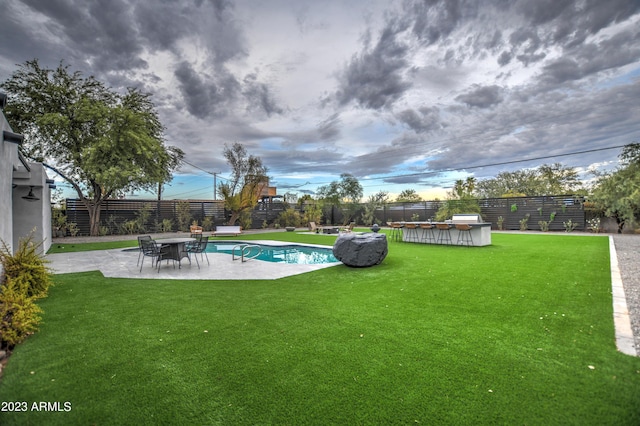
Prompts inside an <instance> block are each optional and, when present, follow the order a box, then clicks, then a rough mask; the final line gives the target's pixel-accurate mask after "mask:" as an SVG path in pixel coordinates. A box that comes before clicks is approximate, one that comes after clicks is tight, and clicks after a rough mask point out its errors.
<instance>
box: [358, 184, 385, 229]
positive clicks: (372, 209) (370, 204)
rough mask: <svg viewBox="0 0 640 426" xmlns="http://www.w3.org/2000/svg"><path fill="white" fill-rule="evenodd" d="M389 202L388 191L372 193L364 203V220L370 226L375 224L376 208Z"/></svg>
mask: <svg viewBox="0 0 640 426" xmlns="http://www.w3.org/2000/svg"><path fill="white" fill-rule="evenodd" d="M388 202H389V193H388V192H386V191H380V192H378V193H377V194H374V195H370V196H369V199H368V200H367V202H366V203H365V205H364V212H363V213H362V222H363V223H364V224H365V225H367V226H369V225H373V223H374V222H375V220H376V216H375V213H376V210H377V209H378V208H380V207H382V206H383V205H384V204H385V203H388Z"/></svg>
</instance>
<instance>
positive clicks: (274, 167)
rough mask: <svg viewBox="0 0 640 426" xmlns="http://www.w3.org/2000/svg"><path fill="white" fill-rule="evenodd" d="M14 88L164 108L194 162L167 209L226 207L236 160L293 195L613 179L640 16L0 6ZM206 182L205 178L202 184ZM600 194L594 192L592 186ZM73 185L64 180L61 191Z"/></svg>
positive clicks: (65, 3)
mask: <svg viewBox="0 0 640 426" xmlns="http://www.w3.org/2000/svg"><path fill="white" fill-rule="evenodd" d="M0 10H1V11H2V13H1V15H0V81H4V80H5V79H6V78H8V76H10V75H11V74H12V73H13V72H14V71H15V70H16V64H21V63H24V62H25V61H26V60H30V59H34V58H37V59H38V60H39V61H40V63H41V65H43V66H47V67H50V68H54V67H56V66H57V65H58V64H59V62H60V61H61V60H64V62H65V63H66V64H69V65H70V66H71V69H72V70H74V71H75V70H78V71H81V72H82V73H83V74H84V75H85V76H88V75H94V76H96V77H97V78H98V79H100V80H102V81H103V82H105V83H107V84H108V85H109V86H111V87H112V88H114V89H116V90H122V89H123V88H125V87H127V86H130V87H131V86H133V87H138V88H140V89H142V90H143V91H145V92H149V93H151V94H152V95H153V98H152V99H153V102H154V103H155V105H156V106H157V110H158V112H159V114H160V117H161V119H162V121H163V123H164V125H165V126H166V140H167V143H168V144H169V145H175V146H178V147H180V148H182V149H183V150H184V151H185V153H186V160H187V161H188V162H189V163H190V164H186V165H184V166H183V167H182V168H181V170H180V171H179V172H178V173H177V175H176V177H175V179H174V181H173V182H172V184H171V185H170V186H169V187H168V188H167V189H166V193H165V195H166V198H205V199H206V198H211V197H212V196H213V194H212V192H213V190H212V187H213V176H212V175H210V174H208V173H206V171H208V172H220V173H221V174H220V175H219V178H224V177H225V176H228V174H229V167H228V166H227V165H226V162H225V160H224V158H223V156H222V150H223V148H224V145H225V143H226V144H231V143H233V142H240V143H242V144H243V145H245V147H246V148H247V150H248V152H249V153H250V154H252V155H256V156H259V157H260V158H261V159H262V161H263V163H264V164H265V165H266V166H267V167H268V168H269V175H270V176H271V179H272V180H271V184H272V185H275V186H277V187H278V192H279V193H281V194H282V193H284V192H287V191H290V192H297V193H298V194H302V193H306V192H313V191H315V190H316V189H317V188H318V187H319V186H320V185H324V184H327V183H329V182H331V181H334V180H339V177H340V174H341V173H345V172H346V173H351V174H353V175H354V176H355V177H356V178H358V179H359V181H360V183H361V184H362V185H363V187H364V190H365V196H367V195H369V194H373V193H376V192H378V191H387V192H389V193H390V194H392V195H396V194H398V193H399V192H400V191H402V190H404V189H414V190H416V191H417V192H418V193H420V194H422V195H423V196H424V197H425V198H433V196H442V194H443V190H442V189H441V188H445V190H446V188H448V187H451V185H452V184H453V182H454V181H455V180H456V179H460V178H465V177H467V176H475V177H476V178H477V179H486V178H490V177H493V176H495V175H496V174H497V173H499V172H501V171H513V170H518V169H522V168H528V167H535V166H538V165H540V164H544V163H547V164H550V163H554V162H561V163H563V164H564V165H566V166H572V167H576V168H579V170H584V171H586V170H587V169H589V168H590V167H600V168H606V167H612V166H615V164H616V159H617V155H618V154H619V153H620V149H619V148H616V147H619V146H622V145H625V144H628V143H630V142H633V141H640V1H638V0H606V1H603V0H581V1H579V0H513V1H512V0H481V1H480V0H476V1H464V0H398V1H393V0H386V1H381V0H366V1H365V0H362V1H359V0H351V1H347V0H343V1H339V0H323V1H317V0H313V1H312V0H296V1H291V0H237V1H231V0H138V1H124V0H102V1H101V0H23V1H19V0H0ZM194 166H195V167H194ZM585 177H588V174H585ZM58 180H59V179H58Z"/></svg>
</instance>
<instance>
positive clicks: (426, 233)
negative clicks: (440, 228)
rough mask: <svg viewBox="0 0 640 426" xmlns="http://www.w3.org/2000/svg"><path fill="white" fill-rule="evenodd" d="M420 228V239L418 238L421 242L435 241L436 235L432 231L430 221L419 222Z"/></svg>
mask: <svg viewBox="0 0 640 426" xmlns="http://www.w3.org/2000/svg"><path fill="white" fill-rule="evenodd" d="M420 229H422V239H421V240H420V242H423V243H427V244H430V243H435V242H436V236H435V235H434V233H433V225H432V224H430V223H421V224H420Z"/></svg>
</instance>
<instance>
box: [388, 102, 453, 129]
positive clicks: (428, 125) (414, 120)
mask: <svg viewBox="0 0 640 426" xmlns="http://www.w3.org/2000/svg"><path fill="white" fill-rule="evenodd" d="M396 117H397V118H398V120H400V121H401V122H403V123H404V124H406V125H407V126H409V128H410V129H412V130H413V131H414V132H416V133H425V132H429V131H432V130H440V129H442V128H443V127H444V124H443V123H442V121H441V118H440V110H439V109H438V108H437V107H420V108H418V110H414V109H405V110H403V111H400V112H399V113H398V114H396Z"/></svg>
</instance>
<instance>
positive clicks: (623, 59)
mask: <svg viewBox="0 0 640 426" xmlns="http://www.w3.org/2000/svg"><path fill="white" fill-rule="evenodd" d="M621 46H626V47H625V48H624V49H621V48H620V47H621ZM572 53H573V54H572V55H571V56H566V57H562V58H558V59H556V60H554V61H550V62H549V63H547V64H546V65H545V66H544V68H543V73H542V76H541V80H542V82H543V83H546V84H551V85H557V84H562V83H565V82H568V81H575V80H580V79H582V78H584V77H587V76H590V75H593V74H596V73H599V72H601V71H606V70H609V69H615V68H619V67H622V66H625V65H628V64H631V63H634V62H636V61H637V60H638V58H639V57H640V30H639V29H634V30H630V31H625V32H621V33H620V34H617V35H616V36H614V37H612V38H610V39H606V40H602V41H600V42H598V43H585V44H582V45H580V47H578V48H575V49H573V51H572Z"/></svg>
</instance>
